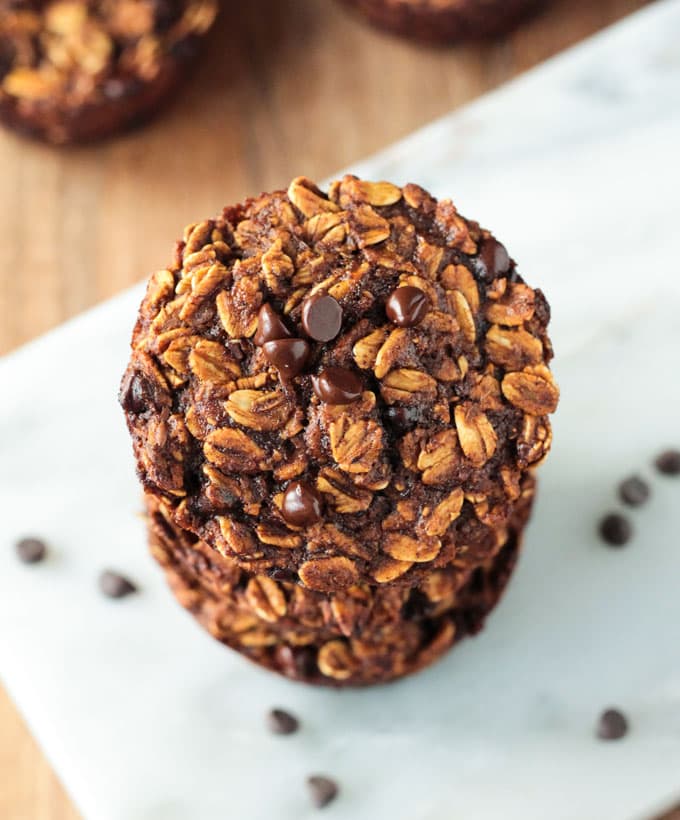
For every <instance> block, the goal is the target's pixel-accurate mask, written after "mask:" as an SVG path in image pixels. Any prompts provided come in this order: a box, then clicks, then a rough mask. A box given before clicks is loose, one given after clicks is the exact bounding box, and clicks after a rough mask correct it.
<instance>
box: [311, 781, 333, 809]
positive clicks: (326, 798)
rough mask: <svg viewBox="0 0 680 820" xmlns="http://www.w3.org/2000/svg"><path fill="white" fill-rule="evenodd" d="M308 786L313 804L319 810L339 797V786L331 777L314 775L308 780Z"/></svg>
mask: <svg viewBox="0 0 680 820" xmlns="http://www.w3.org/2000/svg"><path fill="white" fill-rule="evenodd" d="M307 786H308V788H309V795H310V797H311V798H312V803H314V805H315V806H316V808H317V809H322V808H323V807H324V806H327V805H328V804H329V803H330V802H331V801H332V800H335V798H336V797H337V795H338V784H337V783H336V782H335V781H334V780H331V779H330V777H324V776H323V775H319V774H314V775H312V776H311V777H308V778H307Z"/></svg>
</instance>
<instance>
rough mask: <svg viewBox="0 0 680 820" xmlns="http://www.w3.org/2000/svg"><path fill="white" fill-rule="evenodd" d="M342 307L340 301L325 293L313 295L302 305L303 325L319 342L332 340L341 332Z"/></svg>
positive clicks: (309, 334) (308, 333)
mask: <svg viewBox="0 0 680 820" xmlns="http://www.w3.org/2000/svg"><path fill="white" fill-rule="evenodd" d="M341 325H342V308H341V307H340V305H339V304H338V302H337V301H336V300H335V299H334V298H333V297H332V296H328V294H325V293H319V294H317V295H316V296H312V298H311V299H307V301H306V302H305V303H304V305H303V306H302V326H303V327H304V329H305V332H306V333H307V335H308V336H310V337H311V338H312V339H316V341H317V342H330V340H331V339H335V337H336V336H337V335H338V333H339V332H340V327H341Z"/></svg>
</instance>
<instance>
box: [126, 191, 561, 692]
mask: <svg viewBox="0 0 680 820" xmlns="http://www.w3.org/2000/svg"><path fill="white" fill-rule="evenodd" d="M548 320H549V308H548V305H547V302H546V300H545V298H544V296H543V294H542V293H541V292H540V291H539V290H534V289H532V288H530V287H529V286H528V285H527V284H525V283H524V282H523V280H522V279H521V277H520V276H519V275H518V273H517V271H516V268H515V264H514V262H513V261H512V260H511V259H510V257H509V256H508V254H507V252H506V250H505V248H504V247H503V245H501V244H500V243H499V242H498V241H497V240H496V239H494V238H493V236H492V235H491V234H490V233H489V232H488V231H486V230H483V229H481V228H480V227H479V225H477V224H476V223H474V222H471V221H469V220H466V219H465V218H463V217H462V216H461V215H460V214H459V213H458V211H457V209H456V207H455V206H454V205H453V203H452V202H451V201H449V200H442V201H437V200H436V199H434V198H433V197H432V196H430V195H429V194H428V193H427V192H426V191H424V190H423V189H422V188H420V187H418V186H417V185H406V186H404V187H403V188H399V187H397V186H396V185H392V184H390V183H386V182H380V183H372V182H367V181H363V180H360V179H357V178H355V177H352V176H346V177H344V178H343V179H342V180H340V181H338V182H335V183H333V184H332V185H331V186H330V189H329V191H328V193H327V194H326V193H323V192H322V191H320V190H319V189H318V188H317V187H316V186H315V185H314V184H313V183H312V182H310V181H309V180H307V179H305V178H298V179H295V180H293V182H292V183H291V184H290V186H289V188H288V190H287V191H278V192H274V193H272V194H263V195H262V196H260V197H258V198H255V199H251V200H248V201H247V202H245V203H244V204H242V205H238V206H235V207H229V208H225V210H224V211H223V213H222V215H221V216H220V217H218V218H217V219H212V220H206V221H204V222H200V223H197V224H195V225H191V226H189V227H188V228H187V229H186V231H185V234H184V237H183V239H182V241H181V242H179V243H178V244H177V248H176V253H175V258H174V260H173V263H172V265H171V266H170V267H169V268H167V269H166V270H162V271H159V272H158V273H156V274H154V275H153V276H152V277H151V279H150V281H149V284H148V288H147V293H146V296H145V298H144V300H143V302H142V305H141V308H140V312H139V317H138V321H137V324H136V327H135V330H134V334H133V341H132V355H131V359H130V364H129V366H128V369H127V371H126V374H125V376H124V379H123V385H122V388H121V403H122V405H123V408H124V410H125V413H126V417H127V422H128V426H129V429H130V432H131V435H132V439H133V445H134V451H135V456H136V459H137V464H138V471H139V476H140V479H141V481H142V483H143V485H144V489H145V493H146V498H147V506H148V510H149V515H150V530H151V540H152V546H153V550H154V554H155V555H156V557H157V558H158V559H159V561H160V562H161V563H162V564H163V565H164V566H165V568H166V570H167V572H168V576H169V578H170V581H171V584H172V586H173V588H174V589H175V591H176V593H177V594H178V596H179V597H180V599H181V600H182V601H183V603H184V604H185V605H186V606H188V607H189V608H190V609H192V610H193V611H194V612H195V613H196V615H197V616H198V617H199V619H200V620H201V621H202V622H203V623H204V624H205V625H206V626H208V628H209V629H210V630H211V631H212V632H213V634H215V635H216V637H218V638H220V639H221V640H223V641H224V642H225V643H228V644H229V645H230V646H233V647H235V648H237V649H239V650H240V651H242V652H244V653H245V654H247V655H249V656H250V657H252V658H253V659H255V660H257V661H258V662H260V663H263V664H264V665H266V666H269V667H270V668H273V669H276V670H278V671H282V672H284V673H285V674H287V675H289V676H291V677H296V678H300V679H303V680H309V681H313V682H330V683H372V682H377V681H381V680H389V679H392V678H394V677H398V676H400V675H403V674H406V673H407V672H410V671H414V670H415V669H418V668H420V667H421V666H423V665H425V663H428V662H430V661H431V660H432V659H433V658H434V657H436V656H438V655H439V654H441V653H442V652H443V651H444V650H445V649H446V648H447V647H448V646H450V645H451V643H452V642H453V641H454V640H455V639H456V638H459V637H462V636H463V635H464V634H466V633H469V632H474V631H476V630H477V629H479V628H480V626H481V624H482V622H483V619H484V616H485V615H486V613H487V612H488V611H489V610H490V609H491V608H492V607H493V605H494V604H495V603H496V600H497V599H498V597H499V595H500V593H501V592H502V589H503V587H504V585H505V582H506V581H507V578H508V577H509V574H510V572H511V570H512V566H513V564H514V561H515V559H516V556H517V551H518V546H519V540H520V537H521V533H522V529H523V527H524V525H525V523H526V520H527V518H528V515H529V511H530V506H531V499H532V496H533V490H534V479H533V470H534V468H535V467H536V466H537V465H538V464H539V463H540V461H541V460H542V459H543V458H544V456H545V455H546V453H547V451H548V449H549V447H550V440H551V434H550V423H549V420H548V415H549V414H550V413H552V412H553V411H554V410H555V408H556V406H557V401H558V390H557V387H556V386H555V383H554V381H553V379H552V376H551V373H550V370H549V369H548V367H547V363H548V362H549V360H550V358H551V357H552V350H551V346H550V341H549V339H548V336H547V333H546V328H547V324H548Z"/></svg>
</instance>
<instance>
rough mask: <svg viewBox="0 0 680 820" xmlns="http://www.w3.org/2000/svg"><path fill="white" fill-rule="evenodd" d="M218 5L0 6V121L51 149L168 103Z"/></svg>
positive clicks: (161, 1)
mask: <svg viewBox="0 0 680 820" xmlns="http://www.w3.org/2000/svg"><path fill="white" fill-rule="evenodd" d="M216 14H217V0H0V120H2V121H3V122H4V123H5V124H7V125H9V126H10V127H12V128H14V129H16V130H18V131H20V132H22V133H25V134H28V135H30V136H35V137H39V138H41V139H45V140H47V141H49V142H53V143H69V142H80V141H85V140H91V139H95V138H98V137H103V136H107V135H108V134H111V133H113V132H115V131H118V130H120V129H122V128H125V127H127V126H130V125H133V124H135V123H137V122H139V121H141V120H142V119H144V118H146V117H148V116H149V115H150V114H152V113H153V112H154V111H155V110H156V109H157V107H158V106H159V105H160V104H161V103H162V102H164V101H165V100H166V99H167V98H168V97H169V96H171V95H172V93H173V91H174V90H175V88H176V86H177V84H178V82H179V81H180V80H181V79H182V78H183V76H184V74H185V72H186V65H187V63H188V61H189V60H191V59H192V58H193V57H194V56H195V54H196V53H197V51H198V47H199V44H200V42H201V39H202V38H203V35H204V34H205V33H206V32H207V31H208V30H209V29H210V27H211V26H212V24H213V22H214V20H215V17H216Z"/></svg>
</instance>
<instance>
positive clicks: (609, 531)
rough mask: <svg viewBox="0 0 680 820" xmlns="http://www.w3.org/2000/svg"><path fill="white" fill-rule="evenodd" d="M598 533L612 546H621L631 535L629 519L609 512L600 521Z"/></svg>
mask: <svg viewBox="0 0 680 820" xmlns="http://www.w3.org/2000/svg"><path fill="white" fill-rule="evenodd" d="M600 535H601V536H602V538H603V539H604V540H605V541H606V542H607V543H608V544H610V545H611V546H612V547H622V546H623V545H624V544H627V543H628V542H629V541H630V539H631V536H632V535H633V527H632V525H631V523H630V521H629V520H628V519H627V518H625V517H624V516H623V515H619V513H610V514H609V515H606V516H605V517H604V518H603V519H602V521H600Z"/></svg>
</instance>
